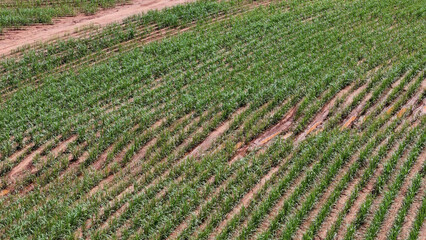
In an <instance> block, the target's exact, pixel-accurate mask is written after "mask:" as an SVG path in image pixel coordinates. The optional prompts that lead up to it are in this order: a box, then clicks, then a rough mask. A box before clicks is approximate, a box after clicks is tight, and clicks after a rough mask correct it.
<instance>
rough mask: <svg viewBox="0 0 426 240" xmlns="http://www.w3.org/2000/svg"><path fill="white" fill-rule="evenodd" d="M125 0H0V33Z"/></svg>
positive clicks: (92, 11)
mask: <svg viewBox="0 0 426 240" xmlns="http://www.w3.org/2000/svg"><path fill="white" fill-rule="evenodd" d="M126 2H128V1H127V0H1V1H0V33H1V32H3V30H4V29H16V28H20V27H22V26H27V25H33V24H40V23H42V24H51V23H52V21H53V19H54V18H58V17H65V16H74V15H76V14H78V13H84V14H94V13H95V12H96V11H98V10H100V9H102V8H110V7H113V6H115V5H117V4H124V3H126Z"/></svg>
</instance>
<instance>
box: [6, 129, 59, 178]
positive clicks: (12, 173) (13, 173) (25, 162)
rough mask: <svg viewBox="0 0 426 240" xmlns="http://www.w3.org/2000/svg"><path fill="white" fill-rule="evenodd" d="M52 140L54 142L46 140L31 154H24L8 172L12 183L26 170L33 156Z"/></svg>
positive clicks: (39, 152)
mask: <svg viewBox="0 0 426 240" xmlns="http://www.w3.org/2000/svg"><path fill="white" fill-rule="evenodd" d="M59 138H61V136H59V137H57V138H56V139H59ZM53 142H54V140H51V141H48V142H46V143H45V144H43V145H42V146H41V147H39V148H38V149H37V150H35V151H33V152H32V153H31V154H29V155H28V156H26V157H25V158H24V159H23V160H22V161H21V162H20V163H19V164H18V165H17V166H15V167H14V168H13V169H12V170H11V171H10V173H9V180H10V182H12V183H13V182H15V181H16V178H17V177H18V176H19V175H21V174H22V172H23V171H25V170H27V169H28V168H29V167H30V165H31V163H32V161H33V159H34V157H35V156H36V155H38V154H41V153H42V152H43V151H44V149H46V147H47V146H48V145H49V144H52V143H53Z"/></svg>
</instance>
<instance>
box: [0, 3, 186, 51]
mask: <svg viewBox="0 0 426 240" xmlns="http://www.w3.org/2000/svg"><path fill="white" fill-rule="evenodd" d="M191 1H193V0H152V1H147V0H134V1H132V2H131V3H130V4H126V5H121V6H117V7H115V8H111V9H105V10H101V11H99V12H97V13H96V14H94V15H90V16H87V15H83V14H79V15H77V16H74V17H65V18H60V19H56V20H54V24H53V25H34V26H29V27H25V28H23V29H22V30H13V31H12V30H10V31H6V32H5V33H4V35H2V36H1V37H2V40H0V45H1V47H0V55H7V54H10V53H11V52H13V51H14V50H16V49H18V48H22V47H24V46H27V45H30V44H34V43H37V42H41V41H47V40H50V39H53V38H58V37H63V36H65V35H67V34H71V33H73V32H74V31H75V30H76V29H78V28H80V29H81V28H83V27H86V26H88V25H95V26H105V25H108V24H111V23H114V22H120V21H122V20H124V19H126V18H128V17H130V16H133V15H136V14H140V13H143V12H147V11H149V10H160V9H163V8H166V7H172V6H174V5H177V4H182V3H186V2H191Z"/></svg>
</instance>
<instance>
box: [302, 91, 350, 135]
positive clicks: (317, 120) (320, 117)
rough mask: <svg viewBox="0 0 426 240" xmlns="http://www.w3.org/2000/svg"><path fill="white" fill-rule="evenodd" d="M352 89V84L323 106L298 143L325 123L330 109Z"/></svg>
mask: <svg viewBox="0 0 426 240" xmlns="http://www.w3.org/2000/svg"><path fill="white" fill-rule="evenodd" d="M351 89H352V85H348V86H346V87H345V88H344V89H342V90H341V91H339V92H338V93H337V94H336V95H334V97H333V98H332V99H331V100H330V101H329V102H328V103H326V104H325V105H324V106H323V107H322V109H321V111H320V112H319V113H318V114H317V115H316V116H315V118H314V120H313V121H312V123H311V124H310V125H309V126H308V127H307V128H306V130H305V131H304V132H303V133H301V134H300V135H299V137H298V138H297V139H296V143H299V142H301V141H303V140H304V139H305V138H306V136H308V135H309V134H310V133H311V132H312V131H314V130H315V129H316V128H317V127H318V126H319V125H321V124H323V122H324V121H325V120H326V119H327V116H328V114H329V113H330V109H331V108H332V107H333V106H334V104H335V103H336V101H337V100H338V99H340V98H342V97H343V96H344V95H346V94H347V93H348V92H349V91H350V90H351Z"/></svg>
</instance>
